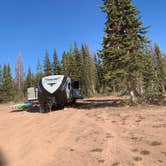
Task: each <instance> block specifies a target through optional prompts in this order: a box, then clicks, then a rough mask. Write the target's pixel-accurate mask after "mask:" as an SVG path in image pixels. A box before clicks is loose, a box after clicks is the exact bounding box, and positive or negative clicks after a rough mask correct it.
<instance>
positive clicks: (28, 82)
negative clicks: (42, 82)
mask: <svg viewBox="0 0 166 166" xmlns="http://www.w3.org/2000/svg"><path fill="white" fill-rule="evenodd" d="M34 84H35V78H34V75H33V73H32V71H31V68H30V66H29V67H28V73H27V77H26V89H27V88H30V87H33V86H34Z"/></svg>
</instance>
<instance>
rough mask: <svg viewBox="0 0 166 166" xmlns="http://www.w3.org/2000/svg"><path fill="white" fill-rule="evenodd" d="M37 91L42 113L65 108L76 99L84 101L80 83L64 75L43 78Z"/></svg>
mask: <svg viewBox="0 0 166 166" xmlns="http://www.w3.org/2000/svg"><path fill="white" fill-rule="evenodd" d="M35 91H36V92H35V94H37V99H38V101H39V105H40V109H41V111H42V112H46V111H48V110H50V111H51V110H52V109H53V108H63V107H64V106H65V105H67V104H71V103H73V102H75V100H76V99H82V95H81V88H80V82H79V81H77V80H72V79H71V78H70V77H67V76H64V75H50V76H46V77H43V78H42V79H41V81H40V82H39V84H38V87H37V90H36V89H35ZM35 96H36V95H35ZM30 97H31V98H33V97H32V96H30ZM34 98H35V97H34Z"/></svg>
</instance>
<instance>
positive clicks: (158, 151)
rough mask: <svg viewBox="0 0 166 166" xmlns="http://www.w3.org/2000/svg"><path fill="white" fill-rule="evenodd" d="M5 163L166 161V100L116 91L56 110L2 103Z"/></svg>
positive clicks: (85, 165)
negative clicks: (150, 102)
mask: <svg viewBox="0 0 166 166" xmlns="http://www.w3.org/2000/svg"><path fill="white" fill-rule="evenodd" d="M0 166H166V106H135V107H129V106H123V104H121V101H120V100H118V99H115V98H112V97H107V98H92V99H87V100H84V101H79V102H78V103H77V105H76V106H75V107H74V108H69V107H67V108H65V109H64V110H59V111H54V112H50V113H39V112H37V111H31V112H27V111H12V110H11V108H10V107H9V105H0Z"/></svg>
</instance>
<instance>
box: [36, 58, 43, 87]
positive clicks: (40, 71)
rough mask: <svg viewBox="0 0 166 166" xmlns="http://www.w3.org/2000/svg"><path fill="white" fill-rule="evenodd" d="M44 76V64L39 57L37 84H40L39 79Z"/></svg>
mask: <svg viewBox="0 0 166 166" xmlns="http://www.w3.org/2000/svg"><path fill="white" fill-rule="evenodd" d="M43 76H44V74H43V71H42V65H41V63H40V60H39V59H38V61H37V74H36V81H35V82H36V83H35V84H36V85H38V83H39V81H40V80H41V78H42V77H43Z"/></svg>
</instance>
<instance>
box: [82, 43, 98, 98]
mask: <svg viewBox="0 0 166 166" xmlns="http://www.w3.org/2000/svg"><path fill="white" fill-rule="evenodd" d="M81 54H82V58H83V64H82V77H81V81H82V90H83V94H84V95H85V96H93V95H94V94H95V93H96V83H97V71H96V66H95V63H94V60H93V57H92V56H91V54H90V52H89V48H88V46H87V45H82V48H81Z"/></svg>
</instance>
